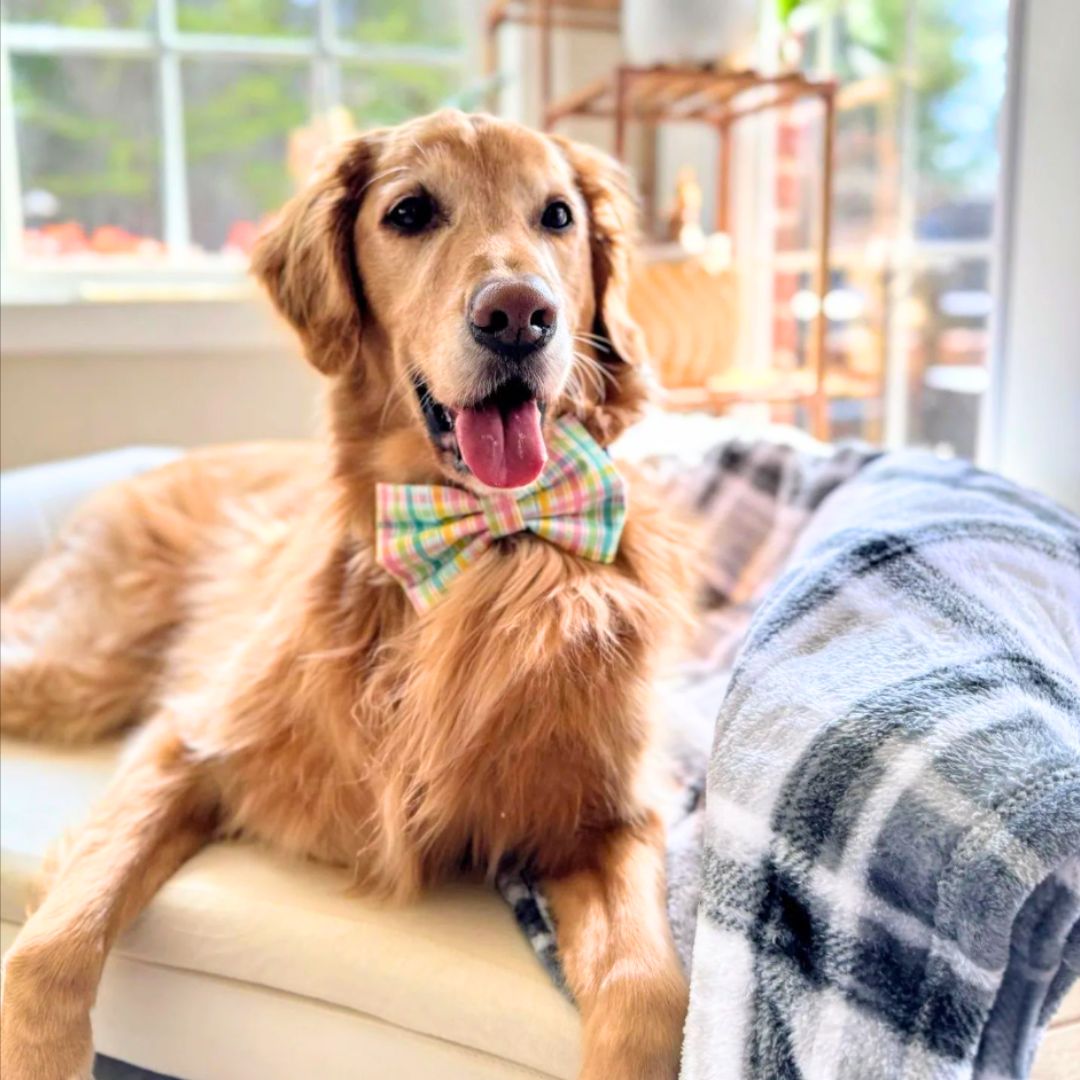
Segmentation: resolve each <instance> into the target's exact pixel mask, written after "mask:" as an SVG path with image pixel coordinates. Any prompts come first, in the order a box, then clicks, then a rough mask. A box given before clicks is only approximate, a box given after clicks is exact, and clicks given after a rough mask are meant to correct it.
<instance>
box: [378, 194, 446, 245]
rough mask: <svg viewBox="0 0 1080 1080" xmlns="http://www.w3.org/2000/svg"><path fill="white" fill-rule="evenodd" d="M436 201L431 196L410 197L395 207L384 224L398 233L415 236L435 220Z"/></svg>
mask: <svg viewBox="0 0 1080 1080" xmlns="http://www.w3.org/2000/svg"><path fill="white" fill-rule="evenodd" d="M435 212H436V206H435V200H434V199H432V197H431V196H430V195H410V196H409V197H408V198H407V199H402V200H401V202H399V203H397V204H396V205H394V206H393V207H392V208H391V210H390V212H389V213H388V214H387V215H386V217H384V218H383V222H384V223H385V224H387V225H389V226H391V227H392V228H394V229H397V230H398V232H403V233H406V234H407V235H410V236H411V235H414V234H415V233H419V232H423V231H424V230H425V229H426V228H427V227H428V226H429V225H430V224H431V223H432V222H433V221H434V220H435Z"/></svg>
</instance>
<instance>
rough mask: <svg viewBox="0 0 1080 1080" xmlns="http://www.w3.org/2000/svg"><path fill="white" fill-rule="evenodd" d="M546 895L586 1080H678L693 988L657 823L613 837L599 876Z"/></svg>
mask: <svg viewBox="0 0 1080 1080" xmlns="http://www.w3.org/2000/svg"><path fill="white" fill-rule="evenodd" d="M546 889H547V894H548V898H549V901H550V903H551V907H552V912H553V914H554V916H555V924H556V936H557V938H558V945H559V953H560V956H561V957H562V964H563V970H564V971H565V973H566V980H567V984H568V985H569V987H570V990H571V992H572V993H573V995H574V997H575V999H576V1000H577V1003H578V1006H579V1007H580V1009H581V1017H582V1025H583V1034H582V1039H583V1046H582V1065H581V1073H580V1080H674V1077H675V1076H676V1075H677V1074H678V1071H679V1052H680V1047H681V1044H682V1030H683V1023H684V1022H685V1019H686V1007H687V987H686V979H685V977H684V976H683V972H682V968H681V966H680V964H679V960H678V956H677V955H676V953H675V946H674V943H673V941H672V938H671V931H670V928H669V927H668V921H667V911H666V904H665V871H664V834H663V827H662V826H661V824H660V822H659V820H658V819H657V818H656V817H655V816H652V817H651V818H650V820H649V821H648V823H647V824H645V825H642V826H636V827H630V826H625V827H623V828H622V829H620V830H618V831H616V832H614V833H612V834H611V835H610V836H609V837H608V838H607V839H606V841H605V842H604V844H603V846H602V847H601V849H600V852H599V855H598V858H597V861H596V864H595V867H594V868H593V869H588V870H581V871H578V872H576V873H574V874H571V875H569V876H568V877H564V878H559V879H555V880H551V881H548V882H546Z"/></svg>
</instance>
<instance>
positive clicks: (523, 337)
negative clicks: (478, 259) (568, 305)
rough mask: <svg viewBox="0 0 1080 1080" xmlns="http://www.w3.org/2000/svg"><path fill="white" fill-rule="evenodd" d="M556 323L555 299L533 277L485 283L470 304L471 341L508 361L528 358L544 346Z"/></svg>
mask: <svg viewBox="0 0 1080 1080" xmlns="http://www.w3.org/2000/svg"><path fill="white" fill-rule="evenodd" d="M557 322H558V305H557V303H556V300H555V297H554V296H553V295H552V293H551V289H550V288H548V286H547V284H546V283H545V282H544V280H543V279H542V278H540V277H537V276H536V275H535V274H526V275H525V276H524V277H520V278H496V279H494V280H492V281H486V282H484V284H483V285H481V286H480V288H479V289H477V290H476V292H475V293H474V294H473V298H472V301H471V302H470V304H469V329H470V330H471V331H472V336H473V338H474V339H475V340H476V341H478V342H479V343H480V344H481V345H484V346H486V347H487V348H489V349H491V350H492V351H493V352H496V353H498V354H499V355H500V356H506V357H509V358H511V359H518V358H520V357H523V356H528V354H529V353H531V352H535V351H536V350H537V349H540V348H542V347H543V346H544V345H546V344H547V343H548V341H549V340H550V338H551V335H552V334H554V333H555V326H556V324H557Z"/></svg>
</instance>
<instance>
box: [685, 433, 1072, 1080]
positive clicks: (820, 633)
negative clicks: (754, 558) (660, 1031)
mask: <svg viewBox="0 0 1080 1080" xmlns="http://www.w3.org/2000/svg"><path fill="white" fill-rule="evenodd" d="M789 566H790V569H789V570H788V571H787V573H786V574H785V576H784V577H783V578H782V580H781V581H780V582H779V583H777V584H776V585H775V587H774V588H773V589H772V590H771V591H770V593H769V595H768V597H767V599H766V600H765V602H764V603H763V604H762V605H761V607H760V608H759V610H758V612H757V613H756V615H755V617H754V620H753V622H752V624H751V627H750V629H749V632H748V634H747V636H746V639H745V641H744V643H743V646H742V649H741V652H740V655H739V658H738V661H737V663H736V666H735V669H734V672H733V675H732V679H731V682H730V686H729V689H728V692H727V695H726V697H725V699H724V703H723V707H722V709H721V712H720V717H719V721H718V725H717V732H716V741H715V744H714V747H713V753H712V758H711V761H710V766H709V777H708V795H707V800H708V806H707V810H706V815H707V822H706V827H705V844H704V852H703V865H702V878H703V884H702V894H701V902H700V907H699V915H698V926H697V935H696V942H695V947H694V959H693V968H692V978H691V1010H690V1016H689V1019H688V1021H687V1029H686V1043H685V1049H684V1060H683V1073H682V1075H683V1077H684V1080H707V1078H708V1080H712V1078H721V1077H722V1078H724V1080H740V1078H745V1080H788V1078H791V1080H795V1078H805V1080H880V1078H889V1080H893V1078H915V1077H918V1078H929V1077H932V1078H935V1080H936V1078H950V1080H951V1078H956V1080H959V1078H961V1077H964V1078H967V1077H980V1078H986V1080H991V1078H1013V1077H1023V1076H1025V1075H1026V1073H1027V1070H1028V1068H1029V1066H1030V1062H1031V1058H1032V1055H1033V1052H1034V1048H1035V1045H1036V1041H1037V1038H1038V1035H1039V1033H1040V1032H1041V1029H1042V1028H1043V1027H1044V1026H1045V1024H1046V1023H1047V1021H1048V1020H1049V1018H1050V1016H1051V1014H1052V1012H1053V1009H1054V1007H1055V1006H1056V1004H1057V1003H1058V1002H1059V1001H1060V999H1061V997H1062V996H1063V995H1064V993H1065V991H1066V989H1067V988H1068V986H1069V984H1070V983H1071V982H1072V980H1073V979H1074V978H1075V977H1076V975H1077V971H1078V968H1080V923H1078V917H1080V523H1078V522H1077V521H1076V519H1074V518H1072V517H1071V516H1070V515H1068V514H1067V513H1065V512H1064V511H1062V510H1061V509H1059V508H1058V507H1056V506H1054V505H1053V504H1051V503H1049V502H1047V501H1045V500H1043V499H1041V498H1039V497H1037V496H1035V495H1032V494H1031V493H1029V492H1025V491H1022V490H1020V489H1018V488H1016V487H1015V486H1013V485H1011V484H1008V483H1006V482H1005V481H1004V480H1001V479H999V478H996V477H992V476H989V475H987V474H985V473H981V472H979V471H977V470H975V469H973V468H972V467H971V466H969V465H967V464H965V463H963V462H957V461H952V462H944V461H940V460H938V459H935V458H933V457H932V456H930V455H926V454H918V453H903V454H897V455H890V456H887V457H884V458H882V459H880V460H878V461H876V462H874V463H872V464H870V465H868V466H867V467H866V468H865V469H864V470H862V471H861V472H860V473H859V475H858V476H857V477H855V478H854V479H853V480H851V481H850V482H849V483H847V484H845V485H844V486H843V487H842V488H841V489H840V490H839V491H838V492H836V493H835V495H834V496H833V497H832V498H831V499H830V500H829V501H828V502H827V503H826V504H825V505H824V506H823V507H822V509H821V511H820V512H819V513H818V514H817V515H816V516H815V518H814V520H813V521H812V522H811V523H810V525H809V526H808V528H807V530H806V532H805V533H804V535H803V536H802V537H801V539H800V541H799V543H798V545H797V547H796V550H795V552H794V554H793V556H792V559H791V561H790V564H789Z"/></svg>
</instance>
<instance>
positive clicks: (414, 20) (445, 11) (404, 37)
mask: <svg viewBox="0 0 1080 1080" xmlns="http://www.w3.org/2000/svg"><path fill="white" fill-rule="evenodd" d="M336 3H337V18H338V32H339V33H340V34H341V36H342V37H345V38H350V39H352V40H354V41H361V42H363V43H364V44H366V45H377V44H406V45H415V44H423V45H458V44H460V43H461V41H462V11H461V3H460V2H459V0H336Z"/></svg>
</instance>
